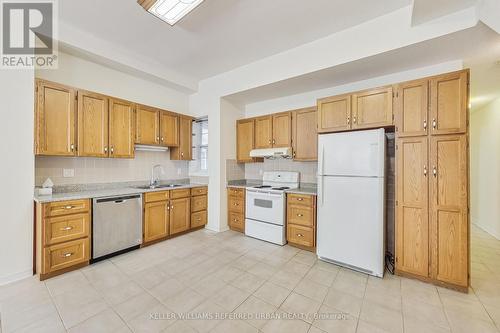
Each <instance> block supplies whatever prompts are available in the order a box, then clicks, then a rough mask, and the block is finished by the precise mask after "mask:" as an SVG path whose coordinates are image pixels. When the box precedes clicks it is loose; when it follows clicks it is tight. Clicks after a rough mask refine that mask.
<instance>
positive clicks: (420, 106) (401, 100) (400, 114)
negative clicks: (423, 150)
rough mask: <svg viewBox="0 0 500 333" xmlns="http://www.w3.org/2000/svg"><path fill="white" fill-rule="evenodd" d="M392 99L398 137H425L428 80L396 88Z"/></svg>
mask: <svg viewBox="0 0 500 333" xmlns="http://www.w3.org/2000/svg"><path fill="white" fill-rule="evenodd" d="M395 89H396V97H395V99H394V106H395V114H396V134H397V136H398V137H408V136H413V137H415V136H425V135H427V133H428V127H429V124H428V109H429V80H428V79H423V80H415V81H411V82H404V83H400V84H398V85H397V86H396V88H395Z"/></svg>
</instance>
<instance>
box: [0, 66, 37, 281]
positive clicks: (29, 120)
mask: <svg viewBox="0 0 500 333" xmlns="http://www.w3.org/2000/svg"><path fill="white" fill-rule="evenodd" d="M0 91H1V97H0V113H1V117H2V121H0V156H2V159H1V163H0V184H2V185H1V187H2V190H1V191H0V206H1V209H0V210H1V211H2V218H1V219H0V285H2V284H5V283H8V282H10V281H14V280H18V279H21V278H23V277H27V276H30V275H31V274H32V267H33V261H32V253H33V252H32V251H33V246H32V244H33V183H34V156H33V126H34V120H33V105H34V72H33V71H32V70H0Z"/></svg>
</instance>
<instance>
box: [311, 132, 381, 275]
mask: <svg viewBox="0 0 500 333" xmlns="http://www.w3.org/2000/svg"><path fill="white" fill-rule="evenodd" d="M318 140H319V141H318V160H319V162H318V231H317V254H318V257H319V259H321V260H324V261H329V262H333V263H335V264H337V265H341V266H344V267H348V268H351V269H354V270H357V271H360V272H363V273H367V274H370V275H374V276H378V277H383V275H384V253H385V146H386V145H385V132H384V130H383V129H377V130H369V131H359V132H345V133H333V134H321V135H320V136H319V139H318Z"/></svg>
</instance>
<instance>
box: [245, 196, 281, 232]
mask: <svg viewBox="0 0 500 333" xmlns="http://www.w3.org/2000/svg"><path fill="white" fill-rule="evenodd" d="M284 198H285V197H284V194H283V193H270V192H266V191H256V190H247V193H246V214H245V215H246V218H248V219H252V220H257V221H262V222H267V223H272V224H276V225H284V224H285V205H284V202H285V200H284Z"/></svg>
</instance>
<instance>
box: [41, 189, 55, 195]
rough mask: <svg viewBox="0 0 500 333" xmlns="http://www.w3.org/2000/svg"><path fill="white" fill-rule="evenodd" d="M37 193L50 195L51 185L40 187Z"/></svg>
mask: <svg viewBox="0 0 500 333" xmlns="http://www.w3.org/2000/svg"><path fill="white" fill-rule="evenodd" d="M38 195H52V187H47V188H45V187H42V188H39V189H38Z"/></svg>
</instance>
